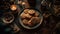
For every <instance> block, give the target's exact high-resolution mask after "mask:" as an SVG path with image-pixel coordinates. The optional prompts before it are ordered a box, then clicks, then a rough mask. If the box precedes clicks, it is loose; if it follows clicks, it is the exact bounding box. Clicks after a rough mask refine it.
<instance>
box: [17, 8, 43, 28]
mask: <svg viewBox="0 0 60 34" xmlns="http://www.w3.org/2000/svg"><path fill="white" fill-rule="evenodd" d="M25 9H33V8H25ZM25 9H23V10H22V11H21V12H20V13H19V14H18V15H19V24H21V26H23V27H24V28H26V29H35V28H37V27H39V26H40V25H41V23H42V21H43V16H42V14H41V12H40V11H39V10H37V9H33V10H36V11H38V12H39V16H40V18H41V19H40V23H38V24H37V25H35V26H33V27H29V26H26V25H24V24H23V23H22V20H21V17H20V15H21V13H22V12H23V11H24V10H25Z"/></svg>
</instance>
